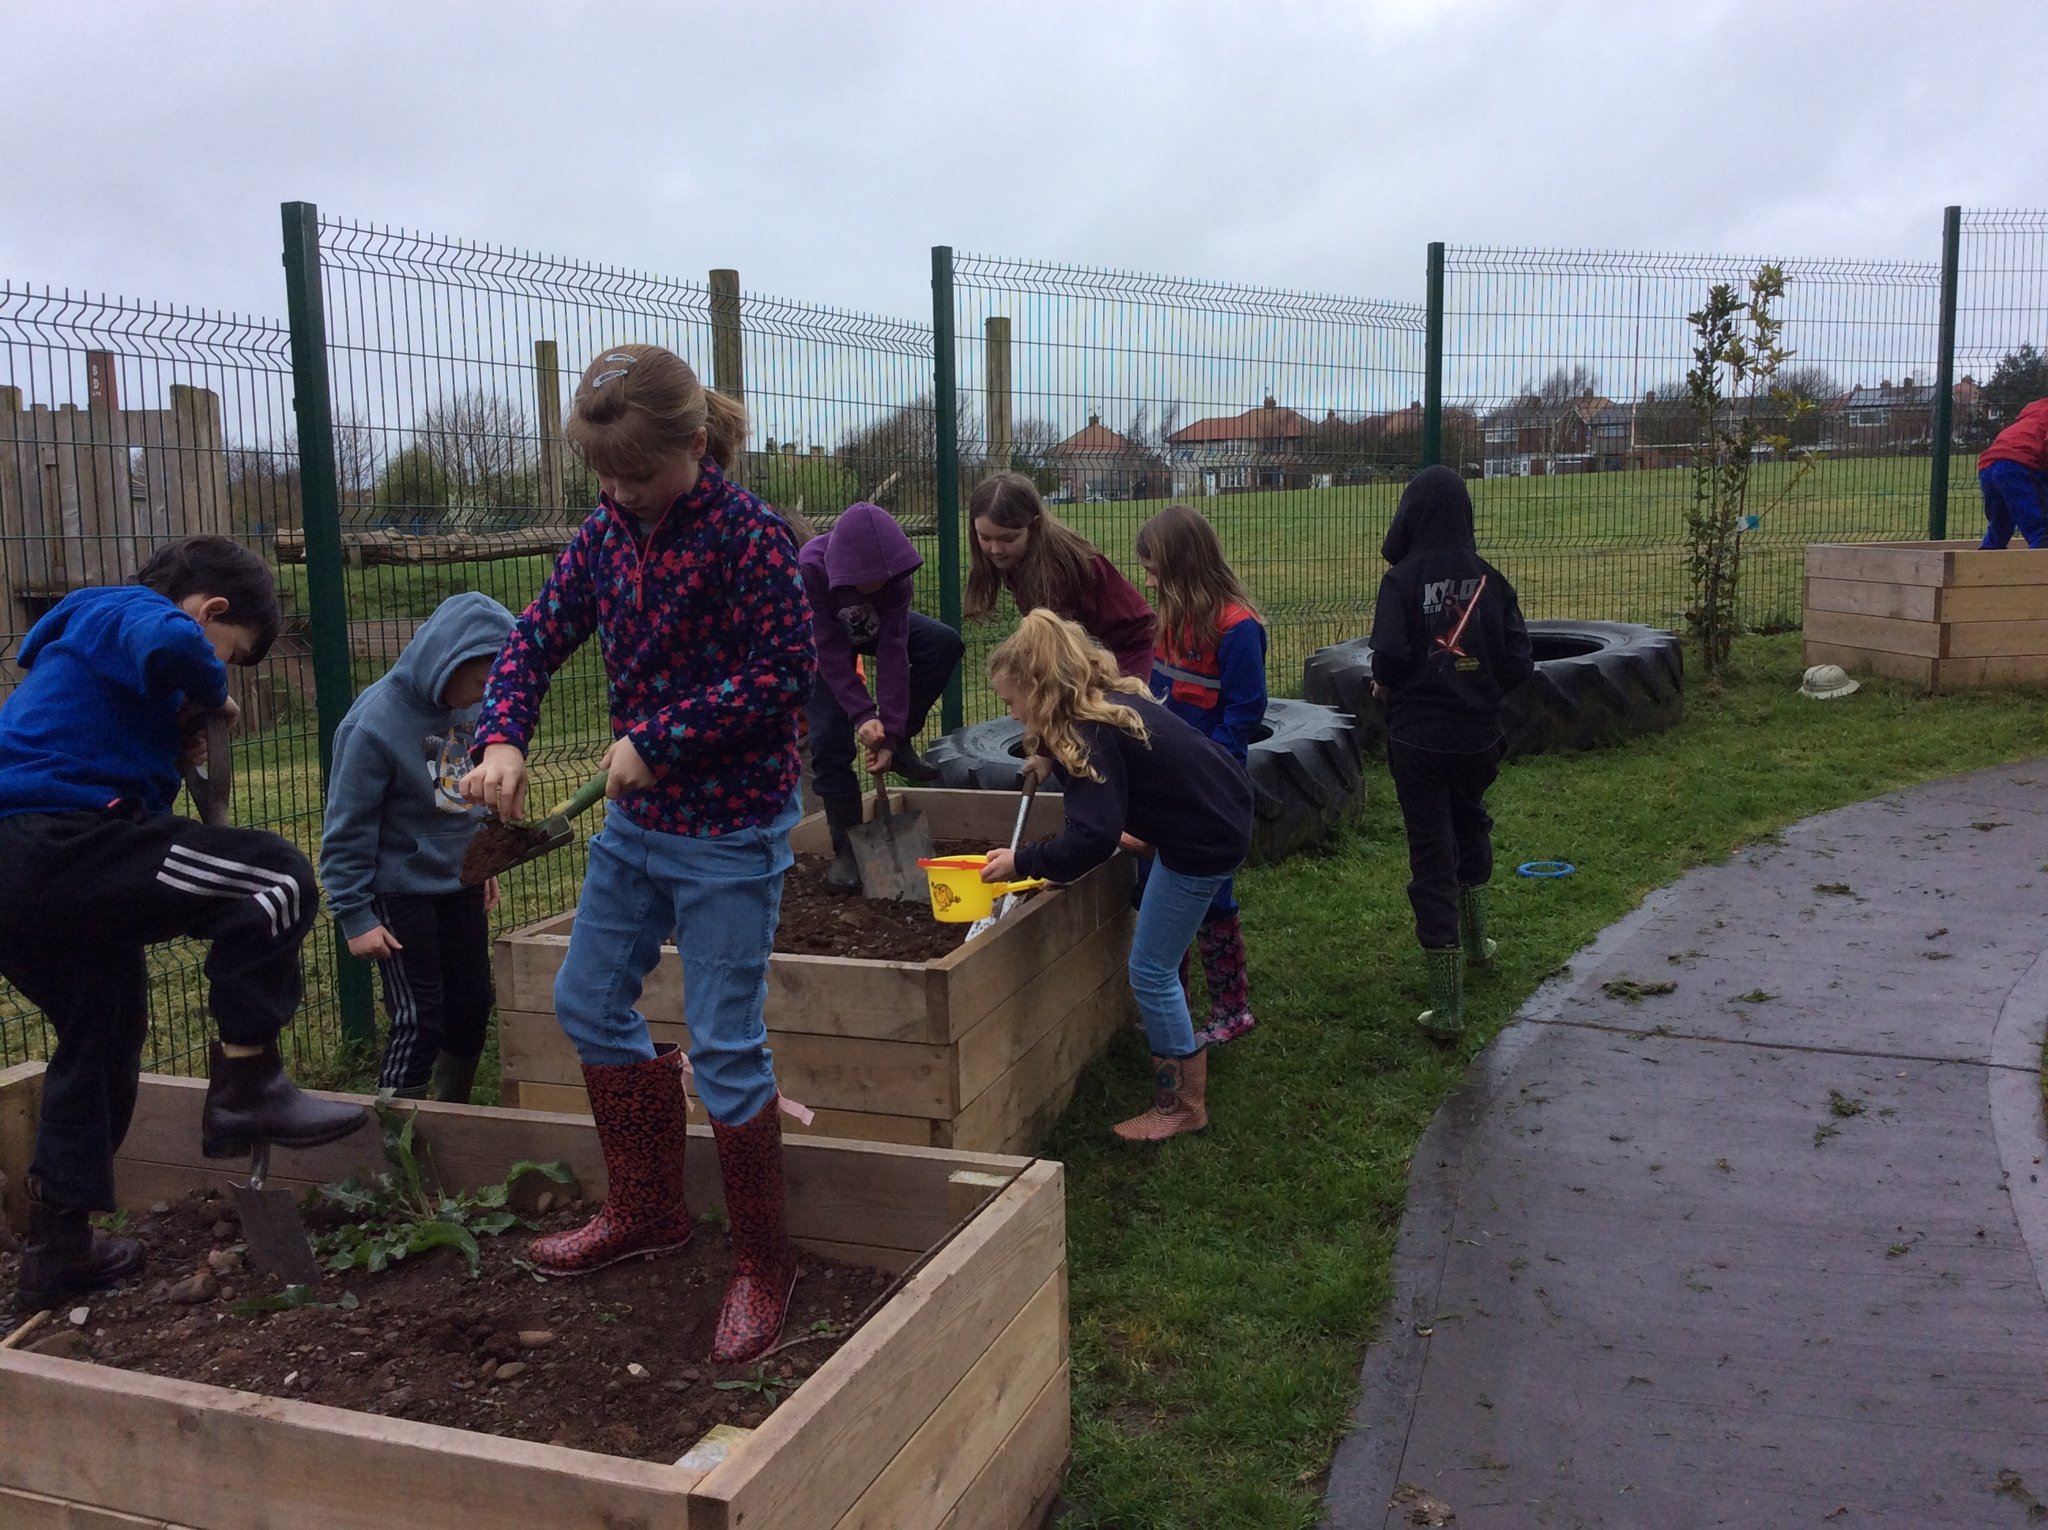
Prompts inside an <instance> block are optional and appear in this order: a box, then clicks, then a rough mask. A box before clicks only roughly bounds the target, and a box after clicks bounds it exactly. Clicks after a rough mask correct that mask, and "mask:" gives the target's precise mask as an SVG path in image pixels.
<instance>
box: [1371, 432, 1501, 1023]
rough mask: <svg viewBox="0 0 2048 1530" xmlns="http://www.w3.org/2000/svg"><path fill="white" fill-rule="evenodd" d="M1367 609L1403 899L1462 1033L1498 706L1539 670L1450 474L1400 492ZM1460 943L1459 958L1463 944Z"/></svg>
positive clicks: (1434, 983) (1420, 477)
mask: <svg viewBox="0 0 2048 1530" xmlns="http://www.w3.org/2000/svg"><path fill="white" fill-rule="evenodd" d="M1380 553H1381V556H1383V557H1384V558H1385V559H1386V560H1387V562H1388V563H1390V564H1391V565H1393V566H1392V567H1391V568H1389V569H1388V570H1387V573H1386V576H1385V577H1384V578H1383V579H1381V581H1380V597H1379V605H1378V607H1377V608H1376V609H1375V610H1374V612H1373V622H1372V640H1371V643H1370V645H1369V646H1370V647H1371V649H1372V676H1373V691H1374V694H1375V695H1378V696H1379V697H1380V698H1381V699H1382V700H1383V701H1384V702H1385V703H1386V709H1387V767H1388V769H1389V770H1390V771H1391V772H1392V774H1393V777H1394V794H1395V796H1396V797H1398V798H1399V799H1400V803H1401V819H1402V822H1403V825H1404V826H1405V827H1406V829H1407V831H1408V870H1409V875H1410V881H1409V883H1408V901H1409V903H1410V904H1411V905H1412V906H1413V907H1414V909H1415V938H1416V939H1417V940H1418V941H1419V942H1420V943H1421V945H1422V953H1423V959H1424V960H1425V961H1426V962H1427V963H1428V967H1429V997H1430V1007H1429V1008H1428V1009H1426V1010H1424V1011H1423V1012H1422V1014H1421V1016H1420V1017H1419V1023H1420V1024H1421V1026H1422V1028H1423V1029H1424V1030H1426V1031H1428V1032H1429V1033H1430V1034H1431V1035H1433V1036H1437V1037H1440V1038H1442V1039H1445V1040H1455V1039H1457V1037H1458V1035H1459V1034H1460V1032H1461V1030H1462V1029H1463V1026H1464V1018H1465V1016H1464V1008H1465V994H1464V967H1465V963H1466V961H1467V960H1469V961H1470V962H1471V964H1472V965H1473V966H1485V965H1486V964H1487V963H1488V962H1490V961H1491V960H1492V959H1493V954H1494V950H1495V944H1494V942H1493V941H1491V940H1489V939H1487V937H1486V903H1485V886H1486V883H1487V881H1488V880H1489V879H1490V878H1491V877H1492V875H1493V841H1492V838H1491V835H1492V830H1493V820H1492V819H1491V818H1489V817H1488V816H1487V813H1486V789H1487V788H1488V787H1490V786H1491V785H1493V778H1494V776H1495V774H1496V773H1497V772H1498V770H1499V768H1500V760H1501V754H1502V751H1503V745H1504V742H1505V740H1504V737H1503V735H1502V732H1501V721H1500V717H1501V698H1502V697H1503V696H1505V695H1506V694H1507V693H1508V692H1509V691H1511V690H1513V689H1514V688H1515V687H1516V686H1518V685H1521V684H1522V683H1523V682H1524V681H1526V680H1527V679H1528V678H1529V677H1530V675H1532V674H1534V673H1535V669H1536V663H1535V658H1534V656H1533V654H1532V653H1531V651H1530V647H1529V630H1528V628H1527V627H1526V626H1525V625H1524V624H1523V621H1522V608H1521V604H1520V602H1519V601H1518V600H1517V599H1516V597H1515V587H1514V586H1513V585H1511V584H1509V583H1508V581H1507V579H1506V577H1505V576H1504V575H1503V574H1502V573H1501V572H1500V570H1499V569H1497V568H1495V567H1494V566H1493V565H1492V564H1490V563H1488V562H1487V561H1486V560H1485V559H1484V558H1482V557H1480V556H1479V549H1478V545H1477V543H1476V541H1475V540H1474V538H1473V534H1472V496H1471V495H1470V494H1469V493H1467V492H1466V489H1465V481H1464V479H1462V478H1460V477H1459V476H1458V475H1457V474H1456V473H1454V472H1453V471H1451V469H1449V468H1446V467H1430V468H1424V469H1423V470H1422V471H1421V472H1420V473H1418V474H1416V476H1415V477H1414V478H1413V479H1412V480H1410V482H1409V484H1408V487H1407V489H1406V490H1404V491H1403V493H1402V495H1401V504H1400V507H1399V508H1398V509H1397V510H1396V511H1395V512H1394V523H1393V525H1392V526H1390V527H1389V528H1388V529H1387V539H1386V541H1385V543H1383V544H1382V546H1381V548H1380ZM1461 945H1462V950H1461V949H1460V948H1461Z"/></svg>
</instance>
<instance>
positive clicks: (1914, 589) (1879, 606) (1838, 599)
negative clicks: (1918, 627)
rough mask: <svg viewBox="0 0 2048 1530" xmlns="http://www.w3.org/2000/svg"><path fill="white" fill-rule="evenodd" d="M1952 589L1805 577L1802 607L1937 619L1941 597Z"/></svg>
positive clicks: (1928, 619) (1914, 619)
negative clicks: (1804, 603) (1803, 604)
mask: <svg viewBox="0 0 2048 1530" xmlns="http://www.w3.org/2000/svg"><path fill="white" fill-rule="evenodd" d="M1952 593H1954V592H1952V591H1949V590H1945V589H1943V588H1942V587H1941V586H1939V585H1932V584H1880V583H1877V582H1875V581H1872V580H1861V579H1808V580H1807V581H1806V609H1807V610H1809V611H1841V612H1845V613H1847V614H1848V615H1851V616H1890V617H1895V618H1897V619H1898V620H1900V621H1908V622H1932V621H1939V620H1940V619H1941V607H1942V602H1943V598H1944V597H1945V596H1947V595H1950V594H1952Z"/></svg>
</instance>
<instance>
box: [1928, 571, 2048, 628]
mask: <svg viewBox="0 0 2048 1530" xmlns="http://www.w3.org/2000/svg"><path fill="white" fill-rule="evenodd" d="M2043 562H2044V563H2048V559H2043ZM1937 593H1938V594H1939V595H1940V596H1941V610H1940V619H1941V620H1942V621H1945V622H2013V621H2039V620H2041V619H2042V618H2044V617H2048V589H2044V588H2042V587H2041V586H2040V585H2038V584H1977V585H1951V586H1949V587H1948V588H1946V589H1943V590H1940V591H1938V592H1937Z"/></svg>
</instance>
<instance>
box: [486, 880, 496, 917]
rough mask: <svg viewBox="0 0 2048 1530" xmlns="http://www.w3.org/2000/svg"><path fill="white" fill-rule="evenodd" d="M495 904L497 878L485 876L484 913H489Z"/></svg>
mask: <svg viewBox="0 0 2048 1530" xmlns="http://www.w3.org/2000/svg"><path fill="white" fill-rule="evenodd" d="M497 906H498V879H497V878H496V877H485V878H484V912H485V913H486V914H488V913H490V912H491V911H492V910H493V909H495V908H496V907H497Z"/></svg>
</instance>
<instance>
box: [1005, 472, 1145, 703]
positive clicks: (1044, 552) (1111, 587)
mask: <svg viewBox="0 0 2048 1530" xmlns="http://www.w3.org/2000/svg"><path fill="white" fill-rule="evenodd" d="M967 519H968V522H969V524H970V525H972V526H973V527H974V543H973V551H972V562H971V563H970V565H969V567H968V570H967V600H966V614H967V617H968V619H969V620H971V621H987V620H988V619H989V618H990V617H992V616H994V615H995V610H996V597H997V596H998V595H1000V594H1001V593H1002V592H1003V591H1004V590H1008V591H1009V592H1010V596H1011V598H1012V599H1014V600H1015V601H1016V602H1017V613H1018V614H1019V615H1020V616H1021V615H1023V614H1025V613H1026V612H1030V611H1036V610H1038V609H1039V608H1040V607H1044V608H1045V609H1047V610H1049V611H1051V612H1053V614H1054V615H1056V616H1064V617H1065V618H1066V619H1067V620H1068V621H1070V622H1074V623H1076V624H1077V625H1079V626H1080V627H1081V628H1082V630H1083V631H1085V632H1086V633H1087V634H1088V635H1089V636H1090V637H1092V638H1094V639H1095V641H1096V642H1098V643H1100V644H1101V645H1102V646H1103V647H1104V648H1107V649H1108V650H1109V651H1110V653H1111V654H1113V655H1114V656H1115V658H1116V667H1117V669H1118V670H1119V671H1120V672H1121V673H1123V674H1126V675H1128V676H1130V677H1131V678H1132V679H1133V680H1145V681H1149V680H1150V679H1151V678H1152V628H1153V616H1152V608H1151V607H1150V606H1148V605H1146V604H1145V597H1144V596H1142V595H1140V594H1139V593H1138V592H1137V590H1136V589H1134V588H1133V587H1132V585H1131V582H1130V580H1128V579H1126V578H1124V576H1123V575H1122V574H1120V573H1118V572H1117V570H1116V565H1115V564H1113V563H1111V562H1110V561H1109V559H1108V558H1106V557H1104V556H1103V555H1102V554H1101V553H1100V552H1098V551H1097V550H1096V548H1095V545H1094V544H1093V543H1091V542H1090V541H1089V540H1088V539H1087V538H1086V537H1084V536H1082V535H1081V534H1080V533H1079V532H1078V531H1075V530H1074V529H1073V528H1072V527H1070V526H1067V525H1065V524H1064V523H1062V522H1061V521H1060V520H1059V518H1058V517H1057V516H1055V515H1054V514H1053V513H1052V512H1051V511H1050V510H1048V509H1046V508H1045V502H1044V501H1043V500H1041V499H1040V498H1039V497H1038V485H1036V484H1034V483H1033V482H1032V481H1031V480H1030V479H1029V478H1026V477H1025V476H1024V475H1023V474H1022V473H996V474H994V475H993V476H991V477H988V478H985V479H983V480H982V481H981V483H980V484H979V485H978V486H977V487H976V488H975V491H974V494H973V496H972V497H971V498H970V499H969V500H968V501H967Z"/></svg>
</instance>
